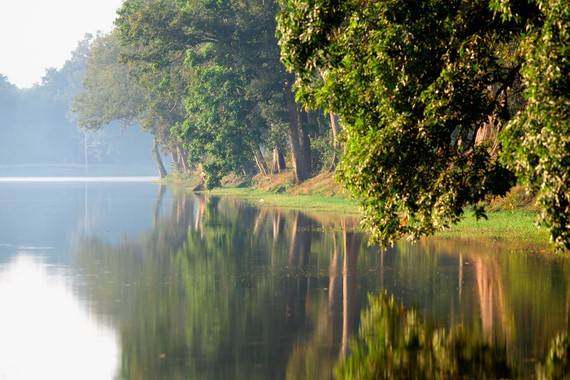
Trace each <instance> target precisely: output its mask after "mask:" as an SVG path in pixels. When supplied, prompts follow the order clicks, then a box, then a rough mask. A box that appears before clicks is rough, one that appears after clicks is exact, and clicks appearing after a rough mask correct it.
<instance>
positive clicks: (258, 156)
mask: <svg viewBox="0 0 570 380" xmlns="http://www.w3.org/2000/svg"><path fill="white" fill-rule="evenodd" d="M253 157H254V158H255V163H256V164H257V167H258V169H259V172H260V173H261V174H263V175H268V174H269V169H268V168H267V163H266V162H265V159H264V158H263V154H262V153H261V149H260V148H259V145H256V146H255V147H254V148H253Z"/></svg>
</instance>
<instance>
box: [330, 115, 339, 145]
mask: <svg viewBox="0 0 570 380" xmlns="http://www.w3.org/2000/svg"><path fill="white" fill-rule="evenodd" d="M329 119H330V123H331V130H332V135H333V147H335V148H338V146H339V142H338V135H339V133H340V124H339V122H338V116H336V115H335V114H334V113H332V112H329Z"/></svg>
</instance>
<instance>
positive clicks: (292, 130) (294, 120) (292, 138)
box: [286, 87, 310, 183]
mask: <svg viewBox="0 0 570 380" xmlns="http://www.w3.org/2000/svg"><path fill="white" fill-rule="evenodd" d="M286 91H287V94H286V97H287V106H288V109H289V118H290V122H289V143H290V145H291V157H292V163H293V171H294V172H295V180H296V181H297V182H298V183H299V182H303V181H304V180H306V179H307V178H309V174H310V170H309V167H310V166H309V164H310V163H309V162H307V161H306V158H305V154H304V152H303V150H306V149H303V146H302V145H301V133H302V131H301V126H300V123H299V112H298V110H297V105H296V104H295V98H294V96H293V92H292V91H291V88H290V87H289V88H288V89H287V90H286ZM303 140H305V141H304V142H305V143H306V139H303Z"/></svg>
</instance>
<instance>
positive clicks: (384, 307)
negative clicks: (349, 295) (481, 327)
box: [337, 293, 513, 380]
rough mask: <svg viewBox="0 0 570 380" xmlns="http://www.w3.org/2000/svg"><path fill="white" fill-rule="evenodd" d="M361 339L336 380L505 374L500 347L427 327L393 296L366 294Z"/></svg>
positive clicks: (507, 374)
mask: <svg viewBox="0 0 570 380" xmlns="http://www.w3.org/2000/svg"><path fill="white" fill-rule="evenodd" d="M359 338H360V341H353V343H352V346H351V352H352V354H351V356H350V357H349V358H348V359H346V360H345V361H344V362H341V364H340V365H339V367H338V368H337V378H339V379H360V380H366V379H452V378H453V379H467V378H468V379H488V378H510V377H511V376H512V375H513V373H512V372H513V371H512V369H511V368H510V365H509V363H508V360H507V351H506V349H505V348H504V347H498V346H495V347H493V346H489V345H488V344H485V343H483V342H481V341H478V340H477V339H476V338H474V337H470V336H469V335H468V334H467V333H466V332H465V331H464V330H462V329H460V328H456V329H453V330H446V329H438V330H434V329H430V328H429V327H428V326H427V325H426V324H424V323H423V322H422V321H421V320H420V319H419V317H418V315H417V314H416V313H415V312H414V311H413V310H412V311H407V310H405V309H404V308H403V307H402V306H401V305H400V304H399V303H397V301H396V300H395V299H394V297H393V296H388V295H387V294H385V293H384V294H382V295H380V296H379V297H372V296H370V297H369V308H368V309H367V310H366V311H365V312H363V315H362V324H361V327H360V333H359Z"/></svg>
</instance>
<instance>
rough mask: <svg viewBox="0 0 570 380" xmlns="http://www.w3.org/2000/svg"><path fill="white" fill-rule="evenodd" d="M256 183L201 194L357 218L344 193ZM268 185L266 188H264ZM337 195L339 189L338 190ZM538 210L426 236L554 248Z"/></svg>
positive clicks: (180, 183) (468, 219)
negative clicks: (538, 219) (539, 224)
mask: <svg viewBox="0 0 570 380" xmlns="http://www.w3.org/2000/svg"><path fill="white" fill-rule="evenodd" d="M163 183H165V184H166V185H168V186H171V187H173V188H175V189H176V188H178V189H181V190H183V191H186V192H188V191H189V192H192V191H193V190H192V189H193V188H194V187H195V183H196V182H195V181H193V180H192V179H182V178H169V179H167V180H166V181H163ZM255 186H256V183H255V182H253V183H250V184H247V186H241V187H235V186H227V187H221V188H216V189H213V190H204V191H201V193H204V194H210V195H213V196H223V197H234V198H239V199H242V200H244V201H246V202H249V203H251V204H253V205H255V206H258V207H259V206H260V207H278V208H283V209H289V210H299V211H306V212H315V213H329V214H331V213H333V214H340V215H345V216H351V217H359V215H360V210H359V206H358V201H356V200H353V199H349V198H348V197H345V196H339V195H329V194H320V193H319V191H318V190H317V191H315V193H308V194H307V193H300V192H299V187H296V186H292V187H289V188H286V189H282V188H280V189H279V190H278V191H275V190H274V189H271V188H270V190H274V191H266V190H260V189H258V188H256V187H255ZM266 188H267V187H266ZM337 194H338V192H337ZM536 217H537V213H536V212H535V211H533V210H531V209H527V208H514V209H508V210H507V209H500V210H488V211H487V219H480V220H476V218H475V217H474V215H473V213H472V212H471V211H466V212H465V215H464V217H463V218H462V219H461V221H460V222H459V223H457V224H456V225H453V226H451V227H450V228H449V229H448V230H445V231H440V232H437V233H436V234H435V235H433V236H431V237H428V238H436V239H460V240H465V241H469V240H471V241H484V242H491V243H492V242H501V243H516V244H523V245H532V246H535V247H539V248H540V250H541V251H554V246H553V245H552V243H551V242H550V236H549V233H548V230H547V229H546V228H540V227H536V224H535V221H536Z"/></svg>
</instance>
